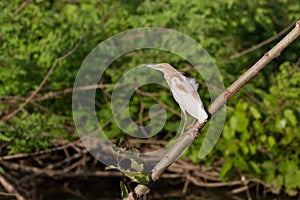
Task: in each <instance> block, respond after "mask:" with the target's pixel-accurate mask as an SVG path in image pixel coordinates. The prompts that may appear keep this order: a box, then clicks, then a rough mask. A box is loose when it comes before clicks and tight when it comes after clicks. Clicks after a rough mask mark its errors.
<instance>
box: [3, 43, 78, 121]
mask: <svg viewBox="0 0 300 200" xmlns="http://www.w3.org/2000/svg"><path fill="white" fill-rule="evenodd" d="M80 43H81V40H80V41H79V42H78V43H77V44H76V46H75V47H73V48H72V49H71V50H70V51H69V52H67V53H66V54H65V55H63V56H61V57H60V58H57V59H55V61H54V62H53V64H52V66H51V68H50V70H49V71H48V73H47V75H46V76H45V77H44V79H43V81H42V82H41V83H40V85H39V86H38V87H37V89H35V90H34V91H33V92H32V93H31V95H30V96H29V97H28V98H27V99H26V100H25V102H24V103H22V104H21V105H20V106H19V107H18V108H17V109H15V110H14V111H13V112H11V113H9V114H7V115H5V116H3V118H1V119H0V122H1V121H3V122H5V121H7V120H9V119H10V118H12V117H13V116H15V115H16V114H17V113H18V112H20V111H21V110H22V109H23V108H24V107H25V106H26V105H27V104H28V103H29V102H30V101H31V100H32V99H33V98H34V97H35V95H36V94H37V93H38V92H39V91H40V90H41V88H42V87H43V86H44V84H45V83H46V81H47V80H48V78H49V77H50V75H51V74H52V72H53V70H54V69H55V67H56V66H57V64H58V63H59V62H60V61H62V60H64V59H65V58H67V57H68V56H70V55H71V54H72V53H73V52H74V51H75V50H76V49H77V48H78V47H79V45H80Z"/></svg>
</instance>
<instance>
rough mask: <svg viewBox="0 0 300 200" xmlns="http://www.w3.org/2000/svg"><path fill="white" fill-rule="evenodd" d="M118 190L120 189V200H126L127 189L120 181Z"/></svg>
mask: <svg viewBox="0 0 300 200" xmlns="http://www.w3.org/2000/svg"><path fill="white" fill-rule="evenodd" d="M120 188H121V198H122V199H125V198H128V189H127V187H126V185H125V184H124V183H123V182H122V181H120Z"/></svg>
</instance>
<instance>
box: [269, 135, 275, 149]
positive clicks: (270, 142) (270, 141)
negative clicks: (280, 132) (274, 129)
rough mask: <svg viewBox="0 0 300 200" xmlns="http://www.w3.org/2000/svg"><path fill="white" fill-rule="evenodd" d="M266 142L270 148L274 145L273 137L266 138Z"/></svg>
mask: <svg viewBox="0 0 300 200" xmlns="http://www.w3.org/2000/svg"><path fill="white" fill-rule="evenodd" d="M267 141H268V145H269V147H270V148H272V147H273V146H274V145H275V144H276V140H275V138H274V137H273V136H268V140H267Z"/></svg>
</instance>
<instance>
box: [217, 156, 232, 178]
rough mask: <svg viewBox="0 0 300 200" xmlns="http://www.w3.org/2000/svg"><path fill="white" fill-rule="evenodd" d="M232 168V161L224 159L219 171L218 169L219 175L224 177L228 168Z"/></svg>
mask: <svg viewBox="0 0 300 200" xmlns="http://www.w3.org/2000/svg"><path fill="white" fill-rule="evenodd" d="M231 168H232V163H231V161H230V160H226V162H225V163H224V164H223V165H222V168H221V171H220V176H221V177H222V178H223V179H225V177H226V175H227V173H228V172H229V170H230V169H231Z"/></svg>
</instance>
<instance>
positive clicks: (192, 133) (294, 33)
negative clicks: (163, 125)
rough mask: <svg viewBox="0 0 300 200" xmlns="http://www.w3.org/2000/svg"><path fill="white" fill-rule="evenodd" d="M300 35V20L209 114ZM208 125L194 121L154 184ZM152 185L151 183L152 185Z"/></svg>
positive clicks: (139, 191) (141, 188)
mask: <svg viewBox="0 0 300 200" xmlns="http://www.w3.org/2000/svg"><path fill="white" fill-rule="evenodd" d="M299 35H300V20H298V21H297V22H296V26H295V28H294V29H293V30H291V31H290V32H289V34H288V35H286V36H285V37H284V38H283V39H282V40H281V41H280V42H279V43H277V44H276V45H275V46H274V47H273V48H272V49H271V50H269V51H268V52H267V53H265V54H264V56H263V57H262V58H261V59H259V60H258V61H257V62H256V63H255V64H254V65H253V66H252V67H251V68H250V69H248V71H246V72H245V73H244V74H242V75H241V76H240V77H239V78H238V79H237V80H236V81H235V82H233V83H232V84H231V85H230V86H229V87H228V88H227V89H226V90H225V92H223V93H222V94H221V95H220V96H219V97H218V98H217V99H216V100H215V101H214V102H213V103H212V104H211V105H210V106H209V107H208V112H209V113H210V115H211V116H212V115H214V114H215V113H216V112H218V110H219V109H220V108H221V107H222V106H223V105H225V104H226V102H227V101H228V100H229V99H230V98H231V97H232V96H233V95H234V94H236V93H237V92H238V91H239V90H240V89H241V88H242V87H243V86H244V85H246V84H247V83H248V82H249V81H250V80H251V79H253V78H254V77H255V76H257V75H258V73H259V72H260V71H261V70H262V69H263V68H265V67H266V65H267V64H268V63H269V62H270V61H271V60H273V59H274V58H276V57H277V56H279V55H280V53H281V52H282V51H283V50H284V49H285V48H286V47H287V46H288V45H289V44H291V43H292V42H293V41H294V40H295V39H296V38H297V37H298V36H299ZM205 124H206V123H202V124H199V123H197V122H196V121H194V123H193V126H191V127H190V128H189V129H188V130H187V131H186V134H185V135H184V136H183V137H182V138H181V139H180V140H178V141H177V142H176V144H175V145H173V147H172V148H171V149H170V150H169V152H168V153H167V154H166V155H165V156H164V157H163V158H162V159H161V161H160V162H159V163H158V164H157V165H156V166H155V167H154V168H153V170H152V173H151V177H150V178H151V180H152V181H153V182H154V181H156V180H158V179H159V178H160V176H161V175H162V174H163V172H164V171H165V170H166V169H167V168H168V167H169V166H170V165H171V164H172V163H173V162H174V161H175V160H176V159H177V158H178V156H179V155H180V154H181V153H182V152H183V151H184V150H185V149H186V148H187V147H188V146H189V145H190V144H191V143H192V142H193V140H194V139H195V138H196V135H197V133H198V131H199V130H201V129H202V128H203V127H204V125H205ZM150 184H151V183H150ZM150 184H149V185H142V184H139V185H137V186H136V187H135V188H134V190H133V192H131V193H130V195H129V196H130V197H133V196H136V197H137V198H139V197H141V196H142V195H144V194H146V193H147V192H148V191H149V187H150Z"/></svg>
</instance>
